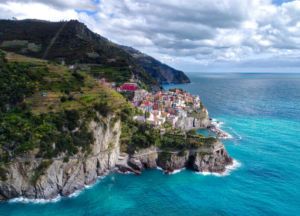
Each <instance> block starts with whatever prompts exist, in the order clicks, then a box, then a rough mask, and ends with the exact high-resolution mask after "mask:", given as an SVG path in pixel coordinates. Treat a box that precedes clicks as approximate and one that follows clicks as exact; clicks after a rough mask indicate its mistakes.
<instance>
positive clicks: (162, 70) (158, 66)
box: [121, 46, 190, 84]
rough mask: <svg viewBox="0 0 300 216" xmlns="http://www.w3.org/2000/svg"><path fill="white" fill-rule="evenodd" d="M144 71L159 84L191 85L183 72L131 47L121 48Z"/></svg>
mask: <svg viewBox="0 0 300 216" xmlns="http://www.w3.org/2000/svg"><path fill="white" fill-rule="evenodd" d="M121 48H123V49H124V50H125V51H126V52H127V53H129V54H130V55H131V56H132V57H133V58H134V59H135V60H136V62H137V63H138V64H139V65H140V66H142V67H143V69H144V70H145V71H146V72H147V73H148V74H150V75H151V76H152V77H154V78H155V79H156V80H157V81H158V82H159V83H161V84H164V83H190V79H189V78H188V77H187V76H186V75H185V73H183V72H182V71H179V70H176V69H174V68H172V67H170V66H168V65H166V64H163V63H162V62H160V61H158V60H156V59H154V58H152V57H151V56H148V55H146V54H144V53H141V52H140V51H138V50H136V49H133V48H131V47H126V46H121Z"/></svg>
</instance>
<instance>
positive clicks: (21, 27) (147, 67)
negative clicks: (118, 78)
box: [0, 20, 189, 86]
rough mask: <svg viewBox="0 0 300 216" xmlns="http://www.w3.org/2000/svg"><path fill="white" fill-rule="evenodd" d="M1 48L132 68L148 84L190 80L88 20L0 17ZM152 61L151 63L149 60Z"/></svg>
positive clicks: (126, 69)
mask: <svg viewBox="0 0 300 216" xmlns="http://www.w3.org/2000/svg"><path fill="white" fill-rule="evenodd" d="M0 48H1V49H3V50H6V51H12V52H16V53H19V54H23V55H26V56H32V57H36V58H41V59H47V60H52V61H56V62H60V63H61V62H65V63H66V64H92V65H94V66H95V65H96V66H97V67H100V68H101V67H106V68H107V67H110V68H114V69H119V70H122V71H130V73H133V74H134V75H135V76H136V78H138V79H140V80H141V81H143V82H144V83H146V84H148V85H152V86H153V85H154V86H155V85H156V86H157V85H158V84H159V83H162V82H176V83H185V82H188V81H189V80H188V78H187V77H186V76H185V75H184V74H183V73H182V72H180V71H176V70H174V69H172V68H170V67H168V66H166V65H162V64H161V63H159V62H158V61H156V60H155V59H153V58H150V57H148V56H147V59H144V60H143V59H141V58H135V57H133V56H132V53H130V52H128V49H126V51H125V50H124V49H123V47H122V46H119V45H117V44H115V43H112V42H111V41H109V40H108V39H106V38H104V37H102V36H100V35H98V34H96V33H93V32H92V31H90V30H89V29H88V28H87V27H86V26H85V25H84V24H82V23H80V22H78V21H75V20H72V21H68V22H46V21H40V20H20V21H15V20H0ZM149 61H150V62H151V63H149Z"/></svg>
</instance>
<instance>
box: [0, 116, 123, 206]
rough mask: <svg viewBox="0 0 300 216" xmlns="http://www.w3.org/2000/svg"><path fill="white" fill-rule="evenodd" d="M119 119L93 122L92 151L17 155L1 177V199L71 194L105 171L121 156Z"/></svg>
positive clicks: (41, 197) (43, 197)
mask: <svg viewBox="0 0 300 216" xmlns="http://www.w3.org/2000/svg"><path fill="white" fill-rule="evenodd" d="M120 127H121V126H120V121H117V122H116V123H112V121H111V117H108V118H107V120H106V121H105V122H104V123H98V122H94V121H93V122H91V123H90V128H91V130H92V131H93V132H94V140H95V142H94V143H93V145H92V151H91V153H90V154H83V153H79V154H77V155H74V156H72V157H69V158H68V160H66V157H64V156H61V157H59V158H54V159H52V160H43V159H37V158H34V157H33V156H32V157H27V158H18V159H16V160H15V161H14V162H12V163H10V164H9V165H8V166H7V167H6V170H7V174H6V179H2V180H0V199H2V200H5V199H9V198H14V197H20V196H23V197H26V198H32V199H37V198H38V199H50V198H54V197H56V196H57V195H63V196H66V195H69V194H71V193H73V192H74V191H76V190H78V189H81V188H83V187H84V186H85V185H87V184H91V183H93V182H95V181H96V179H97V178H98V176H101V175H104V174H106V173H107V172H108V171H110V170H111V169H112V168H114V167H115V164H116V162H117V160H118V157H119V137H120V131H121V128H120Z"/></svg>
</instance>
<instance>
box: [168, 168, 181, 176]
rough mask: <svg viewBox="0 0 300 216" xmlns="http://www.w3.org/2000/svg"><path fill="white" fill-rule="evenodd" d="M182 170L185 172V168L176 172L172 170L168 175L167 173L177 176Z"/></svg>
mask: <svg viewBox="0 0 300 216" xmlns="http://www.w3.org/2000/svg"><path fill="white" fill-rule="evenodd" d="M183 170H185V168H182V169H176V170H174V171H173V172H170V173H168V174H170V175H175V174H177V173H180V172H181V171H183Z"/></svg>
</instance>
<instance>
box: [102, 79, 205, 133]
mask: <svg viewBox="0 0 300 216" xmlns="http://www.w3.org/2000/svg"><path fill="white" fill-rule="evenodd" d="M99 82H100V84H102V85H104V86H107V87H109V88H114V89H115V90H117V91H118V92H120V93H131V94H132V95H133V97H132V99H131V103H132V104H133V105H134V106H135V107H136V108H138V109H139V110H140V111H141V112H140V115H137V116H135V117H134V119H135V120H137V121H140V122H147V123H150V124H151V125H153V126H156V127H160V126H162V125H166V124H168V125H170V126H171V127H173V128H180V124H179V122H180V119H184V118H187V117H188V116H191V115H192V114H193V113H195V112H197V111H206V109H205V108H204V107H203V105H202V103H201V100H200V98H199V97H198V96H193V95H191V94H190V93H188V92H186V91H184V90H182V89H170V90H168V91H165V90H161V91H157V92H153V93H151V92H148V91H146V90H145V89H141V88H139V86H138V84H137V82H136V81H135V80H134V79H131V80H130V82H127V83H124V84H122V85H121V86H119V87H116V85H115V83H113V82H108V81H107V80H106V79H105V78H101V79H99Z"/></svg>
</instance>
